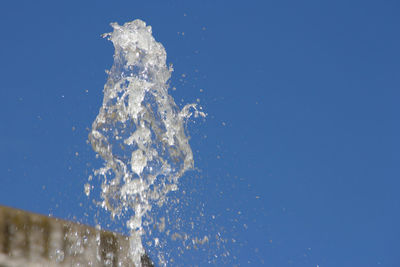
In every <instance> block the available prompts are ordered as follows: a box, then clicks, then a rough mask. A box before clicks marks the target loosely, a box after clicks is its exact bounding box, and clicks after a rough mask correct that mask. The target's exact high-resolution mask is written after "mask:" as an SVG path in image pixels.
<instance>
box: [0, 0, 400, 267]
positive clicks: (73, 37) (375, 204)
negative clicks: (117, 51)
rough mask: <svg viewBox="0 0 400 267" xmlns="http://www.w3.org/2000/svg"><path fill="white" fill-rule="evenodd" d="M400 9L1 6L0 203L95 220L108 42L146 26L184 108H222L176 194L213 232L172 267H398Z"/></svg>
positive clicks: (197, 131)
mask: <svg viewBox="0 0 400 267" xmlns="http://www.w3.org/2000/svg"><path fill="white" fill-rule="evenodd" d="M399 11H400V9H399V3H398V2H397V1H208V0H205V1H170V0H168V1H132V0H131V1H1V3H0V25H1V37H0V38H1V39H0V40H1V42H0V59H1V61H0V77H1V79H0V81H1V83H0V98H1V105H0V119H1V131H0V148H1V149H0V204H3V205H8V206H12V207H17V208H21V209H25V210H29V211H34V212H39V213H42V214H52V215H54V216H57V217H62V218H67V219H73V220H76V221H81V222H84V223H89V224H92V225H94V224H95V223H96V221H95V219H94V217H95V216H94V214H95V213H96V212H97V211H96V207H95V206H94V205H92V204H91V200H90V199H89V200H88V199H87V198H86V196H85V195H84V193H83V184H84V183H86V181H87V177H88V176H89V175H90V174H91V172H92V169H93V168H95V167H98V166H99V162H96V160H95V154H94V152H92V150H91V147H90V146H89V145H88V144H86V140H87V134H88V131H87V129H86V128H88V127H89V128H90V127H91V123H92V121H93V120H94V118H95V117H96V115H97V112H98V109H99V107H100V105H101V102H102V88H103V85H104V83H105V81H106V74H105V72H104V70H105V69H109V68H110V67H111V65H112V60H113V59H112V55H113V47H112V44H111V42H108V41H106V40H103V39H101V37H100V35H101V34H102V33H105V32H109V31H111V27H110V26H109V23H110V22H114V21H116V22H119V23H120V24H121V23H124V22H127V21H131V20H133V19H136V18H140V19H143V20H144V21H146V22H147V23H148V24H149V25H151V26H152V27H153V33H154V36H155V38H156V39H157V40H158V41H159V42H161V43H162V44H163V45H164V47H165V48H166V51H167V54H168V62H170V63H173V65H174V69H175V71H174V73H173V77H172V80H171V85H172V86H175V87H176V88H177V90H176V91H171V94H172V95H173V96H174V98H175V100H176V102H177V103H189V102H195V101H196V99H197V98H199V100H200V104H201V105H202V106H203V107H204V109H205V111H206V112H207V113H208V117H207V119H206V120H205V121H202V120H197V121H194V122H191V123H189V126H188V127H189V131H190V135H191V137H192V139H191V145H192V148H193V151H194V155H195V164H196V167H197V168H198V170H197V171H193V172H190V173H188V174H187V176H185V177H183V178H182V179H181V190H180V191H179V192H177V193H176V194H177V197H181V198H182V199H186V203H187V209H184V208H181V213H180V214H179V215H178V216H181V217H182V218H183V219H184V220H185V218H186V221H190V218H191V217H194V218H195V219H194V220H195V221H196V224H197V228H196V229H197V230H196V229H195V230H193V233H192V234H194V235H196V234H198V236H203V235H204V234H208V235H210V237H211V238H210V242H209V244H207V245H205V247H204V248H203V249H200V250H198V251H196V250H191V251H189V252H187V253H185V254H184V255H183V256H182V257H176V258H175V262H176V263H175V264H171V265H172V266H174V265H179V266H189V265H193V266H195V265H199V266H207V265H219V266H221V265H226V266H234V265H240V266H314V267H315V266H320V267H325V266H332V267H334V266H335V267H336V266H400V254H399V250H400V245H399V240H400V239H399V238H400V230H399V225H400V205H399V204H400V194H399V186H400V181H399V178H400V164H399V160H400V155H399V149H400V142H399V136H400V124H399V122H400V121H399V114H400V107H399V99H400V93H399V92H400V91H399V89H400V75H399V71H400V64H399V60H400V53H399V48H400V37H399V26H400V16H399ZM200 89H203V92H200ZM76 153H77V154H76ZM183 190H185V191H186V192H187V193H186V196H183V195H182V192H183ZM180 194H181V195H180ZM187 195H190V197H188V196H187ZM199 212H203V214H204V216H199ZM85 213H86V215H85ZM196 216H197V217H196ZM104 217H106V216H105V215H100V214H99V215H98V217H97V218H100V220H103V219H102V218H104ZM104 220H106V219H104ZM113 227H115V226H110V228H111V229H113V230H121V229H120V228H118V229H117V228H113ZM122 231H123V230H122ZM218 233H220V234H221V236H222V238H224V239H226V240H227V241H226V242H225V243H223V246H222V247H223V248H221V247H219V248H218V244H217V239H216V238H214V236H215V235H216V234H218ZM167 246H169V249H170V251H174V243H173V242H171V243H169V244H168V245H167ZM207 246H208V247H207ZM227 251H228V252H229V253H230V256H229V257H223V256H222V255H221V254H223V253H225V252H227ZM153 252H154V251H150V255H151V256H152V257H153V258H154V257H155V254H154V253H153ZM172 254H173V253H172ZM214 255H217V256H219V257H218V258H217V259H214V261H213V262H212V263H208V262H209V261H210V259H212V258H215V257H214ZM174 257H175V256H174Z"/></svg>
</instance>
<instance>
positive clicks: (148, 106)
mask: <svg viewBox="0 0 400 267" xmlns="http://www.w3.org/2000/svg"><path fill="white" fill-rule="evenodd" d="M111 26H112V27H113V28H114V31H113V32H112V33H107V34H104V35H103V36H104V37H105V38H108V40H110V41H111V42H112V43H113V44H114V47H115V53H114V64H113V66H112V67H111V69H110V70H109V71H108V72H107V73H108V80H107V83H106V84H105V86H104V99H103V104H102V106H101V108H100V111H99V114H98V115H97V117H96V119H95V121H94V122H93V125H92V130H91V132H90V134H89V141H90V143H91V145H92V147H93V150H94V151H95V152H96V153H97V154H98V155H100V157H101V158H102V159H103V160H104V166H103V167H102V168H100V169H98V170H96V171H95V175H98V176H99V177H100V178H101V180H102V185H101V199H102V201H101V206H102V207H103V208H104V209H106V210H107V211H109V212H110V213H111V215H112V217H113V218H114V217H119V218H120V217H121V216H123V215H125V214H127V213H128V214H133V215H132V216H130V218H129V220H128V221H127V227H128V228H129V230H130V235H131V237H130V238H131V241H130V242H131V254H132V257H133V259H134V262H135V264H136V266H140V257H141V255H143V254H144V248H143V245H142V242H141V237H142V235H143V234H144V232H143V231H144V229H143V226H142V219H143V216H145V215H146V214H147V213H148V212H150V211H151V209H152V206H153V205H155V204H156V205H159V206H162V205H163V204H164V203H165V202H166V196H167V194H168V192H170V191H174V190H177V189H178V180H179V178H180V177H181V176H182V175H183V174H184V172H185V171H187V170H189V169H191V168H193V164H194V163H193V154H192V150H191V147H190V145H189V138H188V135H187V133H186V130H185V126H186V122H187V120H188V118H190V117H191V116H195V117H198V116H205V114H204V113H203V112H201V110H200V109H198V108H197V106H196V105H195V104H188V105H186V106H184V107H183V108H182V109H181V110H180V109H179V107H178V106H177V105H176V104H175V101H174V99H173V98H172V96H170V95H169V94H168V87H169V84H168V81H169V78H170V76H171V73H172V71H173V69H172V66H167V64H166V59H167V54H166V52H165V49H164V47H163V45H162V44H160V43H159V42H157V41H156V40H155V39H154V37H153V36H152V29H151V27H150V26H146V23H145V22H143V21H141V20H135V21H132V22H128V23H125V24H124V25H122V26H120V25H118V24H117V23H112V24H111ZM88 188H89V187H88V186H86V187H85V189H86V190H85V191H86V193H87V194H89V193H90V190H88Z"/></svg>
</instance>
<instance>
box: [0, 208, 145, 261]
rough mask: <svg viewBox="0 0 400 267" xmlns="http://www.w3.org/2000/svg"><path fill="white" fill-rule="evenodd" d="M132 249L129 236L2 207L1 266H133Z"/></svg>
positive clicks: (0, 230)
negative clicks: (130, 254)
mask: <svg viewBox="0 0 400 267" xmlns="http://www.w3.org/2000/svg"><path fill="white" fill-rule="evenodd" d="M128 250H129V240H128V237H126V236H122V235H119V234H117V233H113V232H108V231H99V230H96V229H95V228H93V227H89V226H86V225H82V224H77V223H73V222H69V221H64V220H60V219H55V218H50V217H46V216H42V215H38V214H34V213H30V212H25V211H21V210H17V209H12V208H8V207H4V206H0V267H14V266H15V267H17V266H18V267H28V266H32V267H34V266H38V267H39V266H94V267H97V266H102V267H103V266H133V263H132V262H131V260H130V258H129V257H128ZM142 266H144V267H147V266H152V264H151V262H150V260H149V258H148V257H147V256H144V257H143V258H142Z"/></svg>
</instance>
